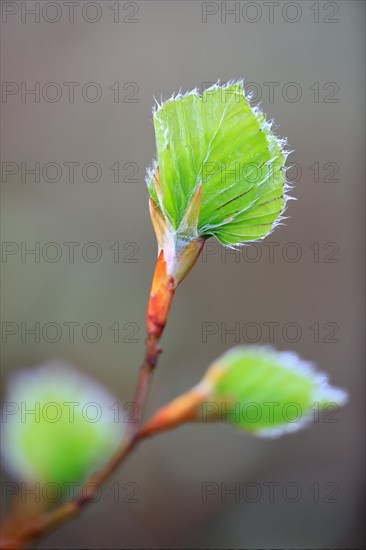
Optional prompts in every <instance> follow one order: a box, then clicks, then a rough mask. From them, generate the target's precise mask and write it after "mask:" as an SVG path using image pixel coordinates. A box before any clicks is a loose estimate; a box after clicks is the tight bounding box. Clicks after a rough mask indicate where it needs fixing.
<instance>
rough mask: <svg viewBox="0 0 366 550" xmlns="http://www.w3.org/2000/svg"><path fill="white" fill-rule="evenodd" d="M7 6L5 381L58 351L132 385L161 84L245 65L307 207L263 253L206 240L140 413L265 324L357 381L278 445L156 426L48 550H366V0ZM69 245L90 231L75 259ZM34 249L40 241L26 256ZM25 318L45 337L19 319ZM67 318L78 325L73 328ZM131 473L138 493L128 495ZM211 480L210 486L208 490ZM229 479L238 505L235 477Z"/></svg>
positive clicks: (138, 352) (104, 377)
mask: <svg viewBox="0 0 366 550" xmlns="http://www.w3.org/2000/svg"><path fill="white" fill-rule="evenodd" d="M37 4H38V6H37ZM2 10H3V12H2V24H1V33H2V38H1V50H2V54H1V65H2V69H1V73H2V83H3V95H2V104H1V115H2V123H1V132H2V135H1V137H2V197H3V201H2V203H3V215H2V240H3V241H4V243H5V245H4V244H3V258H2V260H3V263H2V270H3V287H2V290H3V295H2V303H3V313H2V328H3V345H2V381H3V383H4V385H6V383H7V381H8V380H9V379H10V377H11V376H12V374H13V373H14V372H16V371H17V370H18V369H21V368H25V367H28V368H31V367H32V366H36V365H38V364H40V363H42V362H45V361H47V360H49V359H51V358H54V357H56V358H62V359H65V360H67V361H68V362H70V363H71V364H73V365H75V366H76V367H78V368H80V369H82V370H83V371H84V372H86V373H88V374H90V375H91V376H92V377H94V378H95V379H96V380H98V381H99V382H101V383H103V384H104V385H105V386H106V387H107V388H109V389H110V390H111V391H113V392H114V393H115V394H116V395H117V396H118V397H119V398H120V399H122V400H123V401H129V400H131V397H132V393H133V389H134V384H135V379H136V375H137V369H138V366H139V364H140V362H141V359H142V356H143V340H144V312H145V307H146V303H147V297H148V291H149V286H150V280H151V275H152V272H153V268H154V262H155V257H156V242H155V236H154V233H153V230H152V227H151V224H150V219H149V214H148V196H147V191H146V188H145V183H144V176H145V169H146V166H147V165H149V163H150V162H151V159H152V157H153V156H154V154H155V148H154V147H155V146H154V134H153V126H152V114H151V109H152V106H153V104H154V96H155V97H156V98H157V99H159V100H160V98H161V96H162V97H163V98H164V99H167V98H169V97H170V96H171V94H172V93H173V92H176V91H178V90H179V89H180V88H182V91H183V92H184V91H187V90H190V89H192V88H194V87H195V86H197V87H199V88H200V89H202V88H204V87H206V86H207V83H210V82H215V81H217V79H220V80H221V81H222V82H225V81H227V80H229V79H239V78H244V79H245V82H246V83H247V85H248V87H247V89H248V91H252V92H254V94H255V97H254V98H253V99H254V102H256V100H260V103H261V107H262V109H263V110H264V111H265V112H266V113H267V114H268V116H269V118H272V117H273V118H274V120H275V121H276V124H277V126H278V129H277V131H278V133H279V134H280V135H281V136H288V139H289V146H290V148H291V149H292V150H294V151H295V152H294V153H293V154H292V155H291V156H290V157H289V159H288V164H289V165H291V163H293V164H294V167H293V168H291V169H290V170H289V172H288V177H289V179H290V181H292V182H294V183H295V187H294V190H293V192H292V195H293V196H295V197H296V198H297V201H291V202H290V203H289V204H288V210H287V215H288V216H289V219H288V221H287V222H286V225H284V226H282V227H279V228H278V229H277V230H276V231H275V232H274V233H273V234H272V235H271V236H270V237H268V239H267V240H266V241H264V242H263V243H261V244H259V245H258V246H257V247H249V248H245V249H242V251H240V253H238V255H237V256H235V255H233V254H225V250H223V249H222V248H221V247H219V246H218V245H216V244H215V243H214V242H213V241H209V242H208V248H207V249H206V251H205V252H204V255H203V257H202V259H201V260H200V261H199V262H198V264H197V267H196V268H195V269H194V271H193V272H192V273H191V274H190V275H189V277H188V278H187V280H186V281H184V283H183V284H182V286H181V287H180V288H179V291H178V292H177V295H176V298H175V301H174V304H173V307H172V310H171V315H170V318H169V323H168V326H167V329H166V333H165V335H164V338H163V348H164V354H163V355H162V356H161V361H160V364H159V368H158V370H157V372H156V376H155V378H154V382H153V386H152V389H151V394H150V400H149V405H148V410H147V412H152V411H153V410H155V409H156V408H157V407H158V406H160V405H162V404H163V403H165V402H167V401H168V400H169V399H171V398H173V397H174V396H176V395H178V394H179V393H180V392H182V391H184V390H185V389H187V388H189V387H191V386H192V385H193V384H195V383H196V382H197V381H198V380H199V379H200V377H201V376H202V374H203V373H204V372H205V370H206V368H207V366H208V365H209V364H210V362H211V361H212V360H213V359H214V358H215V357H216V356H217V355H218V354H220V353H222V352H223V351H224V350H226V349H227V348H229V347H230V346H232V345H234V344H235V343H236V341H241V342H248V343H250V342H259V343H263V344H264V343H268V342H269V341H270V340H273V345H274V346H275V347H276V348H278V349H291V350H294V351H296V352H298V353H299V354H300V355H301V356H302V357H304V358H306V359H309V360H311V361H314V362H315V363H316V364H317V365H318V366H319V368H321V369H322V370H324V371H325V372H327V373H328V374H329V376H330V379H331V382H333V383H334V384H335V385H337V386H340V387H343V388H345V389H347V391H348V392H349V394H350V402H349V404H348V405H347V406H346V407H345V408H343V409H342V410H340V411H338V412H337V415H336V417H335V418H336V420H337V422H332V423H331V422H327V421H325V420H324V419H322V420H321V421H320V422H318V423H314V424H313V425H312V426H311V427H310V428H309V429H306V430H304V431H301V432H299V433H297V434H294V435H289V436H286V437H284V438H282V439H278V440H274V441H269V440H259V439H254V438H252V437H250V436H243V435H242V434H240V433H237V432H235V431H234V430H232V429H230V428H228V427H227V426H224V425H212V426H199V425H197V426H186V427H183V428H180V429H178V430H176V431H174V432H171V433H167V434H164V435H161V436H160V437H157V438H155V439H154V440H151V441H148V442H146V443H144V444H143V445H141V446H140V448H139V449H138V450H137V451H136V452H135V453H134V455H133V456H131V457H130V459H129V460H128V462H127V463H126V464H125V465H124V467H123V468H122V469H121V470H120V471H119V472H118V474H116V476H115V477H114V479H113V480H111V482H110V483H109V484H107V486H106V488H105V490H104V492H103V495H102V498H101V500H100V502H99V503H97V504H95V505H93V506H90V507H89V508H88V509H87V510H86V511H85V513H84V514H83V516H82V517H81V519H79V520H78V521H74V522H72V523H70V524H68V525H66V526H64V527H63V528H61V529H60V530H58V531H57V532H55V533H54V534H52V535H51V536H49V537H48V538H47V539H45V540H44V541H43V542H41V543H40V544H39V546H38V547H39V548H125V547H128V548H141V547H143V548H299V549H300V548H363V547H364V533H363V521H364V504H363V502H364V501H363V495H364V443H363V441H364V357H363V341H364V324H363V323H364V315H363V314H364V301H363V292H364V291H363V281H364V273H363V261H362V258H363V251H364V236H363V218H364V186H363V180H364V173H363V157H364V105H363V102H364V93H365V88H364V53H363V52H364V33H363V25H364V15H365V4H364V3H363V2H361V1H348V0H347V1H337V2H323V1H320V2H315V3H314V2H307V1H301V2H299V1H298V2H283V1H282V2H270V3H268V2H256V3H254V2H236V3H235V2H226V3H225V2H224V3H221V2H197V1H186V2H184V1H150V0H149V1H138V2H112V1H99V2H85V1H84V0H81V1H80V2H76V3H75V5H74V6H71V7H70V5H68V4H67V3H65V2H62V1H59V2H33V1H27V2H3V3H2ZM32 10H33V11H34V10H35V14H34V15H32V14H30V13H28V12H30V11H32ZM230 10H234V12H233V13H231V12H230ZM72 12H73V17H71V15H72ZM72 20H73V22H72ZM36 83H38V84H36ZM52 83H53V84H52ZM65 83H66V84H65ZM67 83H68V84H67ZM71 83H74V84H71ZM37 86H39V90H37ZM31 88H33V89H35V90H36V94H38V97H37V95H31V94H27V93H26V91H27V90H30V89H31ZM72 91H73V93H74V97H72ZM99 96H100V97H99ZM22 163H23V164H22ZM35 163H39V166H38V167H37V165H35ZM48 163H52V164H48ZM70 163H78V164H75V165H73V166H74V170H75V172H74V178H72V177H71V176H70V173H71V168H72V167H71V165H70ZM88 163H92V164H88ZM110 167H112V168H110ZM31 168H36V170H39V182H36V181H35V179H36V178H35V176H34V175H32V174H30V173H29V172H26V170H27V169H31ZM118 170H119V173H117V172H118ZM72 179H74V181H72ZM22 180H23V181H22ZM52 180H53V181H52ZM92 180H97V181H92ZM115 180H116V181H115ZM70 242H73V243H79V244H75V245H73V246H74V252H75V258H74V261H73V262H72V261H70V256H69V251H70V247H71V245H65V244H64V243H70ZM9 243H10V244H9ZM22 243H23V244H22ZM37 243H38V244H37ZM50 243H56V244H53V245H52V244H50ZM90 243H94V244H90ZM116 243H118V244H116ZM266 243H267V244H266ZM291 243H292V244H291ZM293 243H295V244H293ZM4 247H5V248H4ZM37 247H39V248H38V250H39V257H37V256H35V255H31V254H25V249H32V248H33V249H36V250H37ZM118 247H119V258H116V256H115V255H116V253H117V252H116V251H117V248H118ZM270 252H271V253H272V256H271V255H270ZM4 254H5V255H4ZM94 260H95V261H94ZM115 260H117V261H115ZM118 260H119V261H118ZM9 323H10V324H9ZM22 323H23V325H22ZM35 323H39V331H40V338H39V342H35V337H34V336H32V335H31V334H28V333H26V329H30V328H32V327H34V326H35ZM48 323H51V325H48ZM65 323H66V324H65ZM67 323H79V324H78V325H75V337H74V341H73V342H71V341H70V340H71V339H70V337H69V332H68V326H70V325H67ZM88 323H92V324H88ZM248 323H249V325H248ZM271 323H275V324H273V325H271ZM270 325H271V326H272V327H273V338H272V337H271V334H270V332H269V326H270ZM111 327H113V328H111ZM233 329H235V330H236V331H237V332H236V334H232V333H228V332H227V331H230V330H233ZM60 331H61V332H60ZM52 340H55V341H54V342H52ZM91 340H96V341H95V342H92V341H91ZM4 479H7V478H6V474H5V477H4ZM115 481H117V482H118V483H119V484H120V488H121V499H120V502H118V503H115V502H114V492H113V489H111V488H110V486H111V484H112V483H113V482H115ZM128 482H133V483H136V484H137V485H138V494H137V499H138V502H137V503H129V502H126V500H128V499H127V498H124V496H127V495H128V491H127V490H126V489H125V488H124V487H125V484H126V483H128ZM205 483H213V484H216V485H214V487H216V488H217V489H218V490H217V493H216V494H215V495H212V496H210V497H208V498H207V502H203V500H204V499H203V488H204V484H205ZM236 483H237V484H239V487H240V498H239V499H238V500H239V502H236V501H235V496H234V495H232V494H230V493H225V488H226V489H233V488H234V487H235V484H236ZM289 483H290V484H291V483H292V484H295V485H288V484H289ZM329 483H330V484H331V485H329ZM247 484H254V485H249V486H248V485H247ZM269 484H274V485H272V486H273V487H276V491H275V493H274V497H273V499H271V498H269V489H268V487H269ZM258 488H259V489H258ZM299 488H300V491H301V492H300V493H298V494H300V497H299V498H298V499H296V494H297V493H296V492H298V490H299ZM292 490H294V491H295V497H294V493H293V492H291V491H292ZM251 491H253V492H251ZM258 491H259V493H258ZM317 491H318V492H319V496H316V492H317ZM287 492H288V493H287ZM258 495H259V496H258ZM291 500H296V502H291Z"/></svg>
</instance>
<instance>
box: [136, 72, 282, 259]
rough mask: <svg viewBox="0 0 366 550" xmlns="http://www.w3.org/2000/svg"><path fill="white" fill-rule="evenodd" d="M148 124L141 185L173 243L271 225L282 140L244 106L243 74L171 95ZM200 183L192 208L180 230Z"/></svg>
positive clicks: (252, 235)
mask: <svg viewBox="0 0 366 550" xmlns="http://www.w3.org/2000/svg"><path fill="white" fill-rule="evenodd" d="M154 128H155V136H156V148H157V160H156V162H155V163H154V164H153V166H152V167H151V168H150V170H149V171H148V177H147V185H148V189H149V193H150V196H151V198H152V200H153V202H154V205H155V207H156V208H157V209H158V210H159V212H160V215H162V216H163V217H164V218H165V220H166V226H167V228H168V229H169V230H170V232H171V233H173V234H174V237H175V240H176V243H178V244H177V248H178V249H180V248H181V247H182V246H184V245H185V244H187V242H188V241H189V240H191V239H193V238H196V237H202V236H204V237H209V236H215V237H216V238H217V239H218V240H219V241H220V242H221V243H223V244H228V245H233V244H239V243H242V242H245V241H254V240H257V239H261V238H263V237H265V236H266V235H267V234H268V233H269V232H270V231H271V229H272V228H273V226H274V224H275V222H276V220H278V219H279V216H280V214H281V213H282V212H283V209H284V207H285V201H286V197H285V191H286V185H285V173H284V163H285V157H286V155H285V153H284V150H283V146H284V144H285V142H284V141H283V140H282V141H281V140H279V139H277V137H276V136H275V135H274V134H273V133H272V132H271V127H270V124H269V123H267V122H266V120H265V116H264V115H263V113H261V112H260V111H259V110H258V109H257V108H252V107H251V106H250V104H249V101H248V99H247V98H246V97H245V95H244V87H243V82H237V83H228V84H226V85H223V86H218V85H215V86H213V87H211V88H209V89H207V90H206V91H205V92H204V93H203V94H202V96H200V95H199V93H198V92H197V91H196V90H193V91H192V92H190V93H188V94H186V95H183V96H182V95H178V96H176V97H172V98H171V99H169V100H168V101H166V102H165V103H163V104H162V105H160V106H159V107H158V109H157V110H156V111H155V112H154ZM200 184H202V197H201V194H200V201H201V202H200V208H199V213H198V214H199V215H198V216H197V219H196V221H195V223H193V222H192V225H191V227H190V228H189V231H187V210H188V209H189V207H190V204H191V201H192V199H193V200H194V199H195V197H197V193H196V191H197V189H198V187H199V185H200ZM193 210H194V211H196V207H195V208H194V209H193Z"/></svg>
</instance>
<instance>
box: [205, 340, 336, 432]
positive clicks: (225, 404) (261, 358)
mask: <svg viewBox="0 0 366 550" xmlns="http://www.w3.org/2000/svg"><path fill="white" fill-rule="evenodd" d="M201 385H202V387H206V388H207V389H206V394H207V395H208V396H209V399H207V400H206V402H205V403H204V404H203V407H202V412H203V414H205V412H206V414H207V418H206V420H210V417H212V418H211V419H213V420H218V419H220V420H223V421H226V422H228V423H229V424H232V425H234V426H235V427H237V428H239V429H242V430H246V431H249V432H252V433H255V434H256V435H262V436H270V437H271V436H272V437H273V436H277V435H281V434H282V433H286V432H291V431H295V430H297V429H298V428H301V427H302V426H304V425H305V424H306V423H308V422H309V421H311V420H314V419H316V418H317V415H318V413H319V411H321V410H322V409H326V408H327V407H330V406H331V407H334V406H338V405H342V404H344V403H345V401H346V393H345V392H344V391H342V390H339V389H337V388H333V387H332V386H330V385H329V384H328V380H327V377H326V376H325V375H324V374H320V373H318V372H316V371H315V369H314V367H313V366H312V365H311V364H310V363H308V362H306V361H303V360H302V359H300V358H299V357H298V356H297V355H296V354H295V353H292V352H277V351H275V350H273V349H272V348H269V347H268V348H266V347H257V346H251V347H242V346H238V347H235V348H233V349H231V350H229V351H228V352H226V353H224V354H223V355H222V356H221V357H219V358H218V359H217V360H216V361H215V362H214V363H213V364H212V365H211V367H210V368H209V369H208V371H207V373H206V375H205V377H204V379H203V381H202V382H201ZM204 420H205V418H204Z"/></svg>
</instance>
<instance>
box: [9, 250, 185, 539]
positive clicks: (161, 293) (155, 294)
mask: <svg viewBox="0 0 366 550" xmlns="http://www.w3.org/2000/svg"><path fill="white" fill-rule="evenodd" d="M174 292H175V285H174V280H173V278H172V277H169V276H168V275H167V273H166V264H165V260H164V254H163V253H162V252H161V253H160V255H159V258H158V261H157V264H156V268H155V272H154V277H153V282H152V286H151V290H150V299H149V303H148V307H147V312H146V327H147V338H146V340H145V358H144V362H143V363H142V365H141V367H140V371H139V377H138V381H137V386H136V391H135V396H134V403H135V404H136V406H137V409H138V416H137V421H136V422H134V423H131V424H130V425H129V428H128V430H127V433H126V435H125V437H124V438H123V440H122V442H121V444H120V446H119V448H118V449H117V451H116V452H115V454H114V455H113V456H112V458H111V459H110V460H109V461H108V463H107V464H106V465H105V466H104V468H102V469H101V470H100V471H99V472H97V473H96V474H93V475H92V476H90V478H89V479H88V480H87V481H86V482H85V483H84V485H83V488H82V490H81V491H80V492H79V493H78V494H77V495H76V496H75V498H74V499H73V500H72V501H71V502H67V503H65V504H62V505H61V506H60V507H58V508H57V509H56V510H54V511H52V512H49V513H43V514H41V515H39V516H38V517H37V518H32V519H31V520H30V521H26V522H25V525H22V526H20V527H19V510H18V511H17V513H16V514H15V515H16V517H15V520H16V521H15V522H14V521H12V518H11V517H10V518H8V519H7V521H6V522H4V533H3V535H2V537H1V539H0V548H1V549H4V550H5V549H6V550H18V549H21V548H23V547H24V546H26V545H28V544H29V543H30V542H33V541H34V540H36V539H39V538H40V537H43V536H45V535H46V534H48V533H50V532H51V531H53V530H54V529H56V528H57V527H59V526H61V525H62V524H64V523H65V522H67V521H69V520H71V519H73V518H75V517H77V516H79V514H80V513H81V511H82V509H83V508H84V507H85V506H86V505H87V504H89V503H91V502H92V501H93V499H94V497H95V494H96V492H97V490H98V488H99V487H100V485H101V484H102V483H103V482H104V481H105V480H106V479H107V478H108V477H110V475H111V474H112V473H113V472H114V471H115V470H116V469H117V468H118V466H119V465H120V464H121V463H122V462H123V461H124V459H125V458H126V457H127V455H128V454H129V453H130V452H131V451H132V450H133V449H134V447H135V446H136V444H137V443H138V442H139V441H140V440H141V439H142V437H139V428H140V425H141V421H142V417H143V413H144V409H145V405H146V401H147V396H148V390H149V387H150V382H151V376H152V373H153V371H154V369H155V367H156V364H157V361H158V357H159V354H160V353H161V348H160V346H159V341H160V338H161V335H162V333H163V331H164V328H165V324H166V321H167V317H168V313H169V309H170V305H171V301H172V299H173V296H174ZM147 435H152V433H149V434H147ZM13 520H14V518H13ZM14 523H16V525H14Z"/></svg>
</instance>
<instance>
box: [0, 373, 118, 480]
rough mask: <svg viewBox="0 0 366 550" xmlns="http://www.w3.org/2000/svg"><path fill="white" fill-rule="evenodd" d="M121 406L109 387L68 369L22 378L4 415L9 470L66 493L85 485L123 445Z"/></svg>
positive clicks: (13, 388) (4, 455)
mask: <svg viewBox="0 0 366 550" xmlns="http://www.w3.org/2000/svg"><path fill="white" fill-rule="evenodd" d="M115 404H116V399H115V398H114V397H113V396H111V395H109V394H108V392H107V391H106V390H105V389H104V388H103V387H101V386H99V385H97V384H96V383H95V382H93V381H92V380H90V379H89V378H87V377H86V376H84V375H81V374H80V373H79V372H77V371H75V370H73V369H72V368H70V367H68V366H67V365H66V366H65V365H64V364H59V363H50V364H47V365H43V366H41V367H39V368H37V369H35V370H33V371H26V372H22V373H19V374H17V375H16V376H15V377H14V379H13V380H12V381H11V383H10V386H9V390H8V395H7V399H6V402H5V403H4V406H3V411H2V459H3V461H4V463H5V466H6V467H7V468H8V469H9V471H10V472H11V473H12V474H13V476H14V477H15V478H17V479H20V480H22V481H26V482H36V481H38V482H40V483H41V484H43V483H48V482H52V483H57V484H58V485H59V487H60V488H61V490H66V485H65V484H66V483H74V482H81V481H83V480H84V479H85V478H86V476H87V475H88V474H90V473H91V472H92V471H94V470H95V469H97V468H99V467H100V466H101V465H102V464H103V462H104V461H105V460H106V459H108V457H109V456H110V455H111V454H112V453H113V452H114V451H115V450H116V449H117V446H118V444H119V442H120V441H121V437H122V429H121V425H120V424H118V423H116V422H115V421H114V415H113V411H115ZM110 407H111V408H110ZM113 407H114V408H113Z"/></svg>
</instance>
